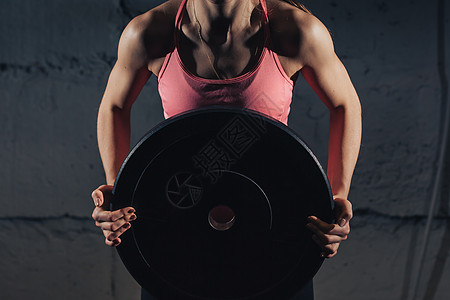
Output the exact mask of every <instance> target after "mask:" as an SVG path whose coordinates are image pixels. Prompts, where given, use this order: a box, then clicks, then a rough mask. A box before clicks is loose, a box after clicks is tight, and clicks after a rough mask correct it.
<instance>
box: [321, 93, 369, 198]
mask: <svg viewBox="0 0 450 300" xmlns="http://www.w3.org/2000/svg"><path fill="white" fill-rule="evenodd" d="M355 103H358V104H357V105H356V104H355V105H346V106H338V107H336V108H332V109H330V133H329V142H328V170H327V175H328V179H329V180H330V184H331V190H332V191H333V196H334V197H340V198H344V199H347V197H348V193H349V190H350V183H351V179H352V175H353V171H354V169H355V165H356V160H357V158H358V154H359V148H360V144H361V130H362V129H361V127H362V126H361V107H360V105H359V101H355Z"/></svg>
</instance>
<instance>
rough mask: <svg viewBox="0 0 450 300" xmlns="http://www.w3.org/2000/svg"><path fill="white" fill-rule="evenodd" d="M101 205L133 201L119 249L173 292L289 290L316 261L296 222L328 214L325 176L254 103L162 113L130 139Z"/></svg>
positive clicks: (163, 293)
mask: <svg viewBox="0 0 450 300" xmlns="http://www.w3.org/2000/svg"><path fill="white" fill-rule="evenodd" d="M113 195H114V196H113V201H112V205H111V209H113V210H116V209H119V208H122V207H126V206H133V207H134V208H135V209H136V215H137V219H136V220H135V221H133V222H132V226H131V229H130V230H128V231H127V232H126V233H125V234H123V235H122V237H121V238H122V244H121V245H119V246H118V247H117V250H118V252H119V254H120V257H121V258H122V261H123V262H124V264H125V266H126V267H127V269H128V270H129V272H130V273H131V275H132V276H133V277H134V278H135V279H136V281H137V282H138V283H139V284H141V285H142V286H143V287H144V288H145V289H146V290H148V291H149V292H150V293H151V294H152V295H154V296H155V297H157V298H158V299H162V300H169V299H170V300H172V299H186V300H189V299H289V298H290V297H292V296H293V295H294V294H295V293H296V292H297V291H298V290H299V289H301V288H302V287H303V286H304V284H305V283H306V282H308V281H309V280H310V279H311V278H312V277H313V276H314V275H315V273H316V272H317V270H318V269H319V267H320V266H321V264H322V262H323V259H322V258H321V257H320V252H321V250H320V248H319V247H317V246H316V245H315V243H314V242H313V241H312V239H311V232H310V231H309V230H307V229H306V228H305V225H306V223H307V221H306V218H307V216H309V215H315V216H317V217H319V218H321V219H322V220H324V221H327V222H332V221H333V216H332V209H333V201H332V195H331V190H330V186H329V183H328V180H327V177H326V175H325V174H324V172H323V170H322V168H321V166H320V164H319V163H318V161H317V159H316V158H315V156H314V155H313V153H312V152H311V150H310V149H309V148H308V147H307V146H306V145H305V143H304V142H303V141H302V140H301V139H300V138H299V137H298V136H297V135H296V134H295V133H294V132H293V131H292V130H291V129H289V128H288V127H287V126H285V125H284V124H282V123H280V122H278V121H276V120H272V119H269V118H267V117H265V116H263V115H262V114H259V113H257V112H254V111H250V110H244V109H238V108H230V107H208V108H204V109H197V110H194V111H190V112H187V113H183V114H180V115H177V116H175V117H172V118H169V119H167V120H165V121H163V122H162V123H160V124H159V125H158V126H156V127H155V128H153V129H152V130H151V131H149V132H148V133H147V134H146V135H145V136H144V137H143V138H142V139H141V141H140V142H139V143H138V144H137V145H136V146H135V147H134V148H133V150H132V151H131V152H130V154H129V155H128V157H127V158H126V160H125V162H124V163H123V165H122V167H121V169H120V171H119V174H118V176H117V178H116V182H115V186H114V190H113Z"/></svg>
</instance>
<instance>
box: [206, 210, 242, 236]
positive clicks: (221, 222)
mask: <svg viewBox="0 0 450 300" xmlns="http://www.w3.org/2000/svg"><path fill="white" fill-rule="evenodd" d="M235 219H236V216H235V215H234V211H233V210H232V209H231V208H229V207H228V206H226V205H219V206H216V207H214V208H213V209H211V210H210V211H209V214H208V222H209V225H211V227H212V228H214V229H215V230H219V231H225V230H228V229H230V228H231V226H233V224H234V220H235Z"/></svg>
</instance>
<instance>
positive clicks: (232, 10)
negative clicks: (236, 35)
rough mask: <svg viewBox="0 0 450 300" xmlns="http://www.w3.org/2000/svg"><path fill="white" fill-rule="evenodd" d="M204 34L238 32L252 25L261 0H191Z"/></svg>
mask: <svg viewBox="0 0 450 300" xmlns="http://www.w3.org/2000/svg"><path fill="white" fill-rule="evenodd" d="M190 1H191V2H192V3H191V8H192V10H194V9H195V13H196V18H194V20H196V19H197V20H198V22H199V23H200V24H201V27H202V31H203V34H205V35H211V34H212V33H214V34H220V33H224V32H230V33H233V32H238V31H240V30H242V29H243V28H248V27H249V26H251V15H252V12H253V10H254V8H255V6H257V5H258V4H259V0H190Z"/></svg>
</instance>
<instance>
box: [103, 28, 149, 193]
mask: <svg viewBox="0 0 450 300" xmlns="http://www.w3.org/2000/svg"><path fill="white" fill-rule="evenodd" d="M140 26H141V25H140V24H139V20H133V21H132V22H131V23H130V24H129V25H128V26H127V28H126V29H125V30H124V32H123V33H122V36H121V38H120V42H119V47H118V58H117V61H116V64H115V65H114V68H113V70H112V71H111V74H110V76H109V80H108V84H107V86H106V90H105V93H104V95H103V99H102V102H101V104H100V108H99V113H98V122H97V138H98V146H99V149H100V155H101V158H102V162H103V167H104V169H105V173H106V182H107V184H109V185H112V184H114V181H115V178H116V176H117V173H118V171H119V168H120V166H121V164H122V162H123V160H124V159H125V157H126V155H127V154H128V152H129V150H130V149H129V148H130V111H131V106H132V104H133V103H134V101H135V100H136V98H137V96H138V95H139V93H140V91H141V90H142V87H143V86H144V84H145V83H146V82H147V80H148V79H149V78H150V75H151V71H150V70H149V68H148V61H149V58H148V55H147V50H146V48H145V44H144V35H143V29H142V28H140Z"/></svg>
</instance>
